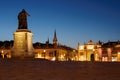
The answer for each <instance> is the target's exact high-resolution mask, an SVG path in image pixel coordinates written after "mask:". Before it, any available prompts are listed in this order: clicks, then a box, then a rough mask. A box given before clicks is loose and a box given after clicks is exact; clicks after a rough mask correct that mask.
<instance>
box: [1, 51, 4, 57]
mask: <svg viewBox="0 0 120 80" xmlns="http://www.w3.org/2000/svg"><path fill="white" fill-rule="evenodd" d="M1 53H2V54H1V55H2V58H4V53H3V50H2V51H1Z"/></svg>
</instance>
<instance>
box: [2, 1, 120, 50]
mask: <svg viewBox="0 0 120 80" xmlns="http://www.w3.org/2000/svg"><path fill="white" fill-rule="evenodd" d="M22 9H25V10H26V11H27V12H28V13H29V14H30V17H28V28H29V29H30V30H31V31H32V33H33V34H34V35H33V42H42V43H44V42H45V41H46V40H47V39H48V38H49V40H50V42H51V43H52V40H53V35H54V30H55V29H56V32H57V38H58V42H59V43H60V44H63V45H67V46H70V47H73V48H77V44H78V42H80V44H83V43H84V42H87V41H89V40H90V39H91V40H93V41H94V42H97V41H98V40H101V41H104V42H107V41H108V40H111V41H117V40H120V0H0V28H1V29H0V33H1V34H0V40H13V33H14V32H15V31H16V29H17V28H18V19H17V16H18V13H19V12H20V11H21V10H22Z"/></svg>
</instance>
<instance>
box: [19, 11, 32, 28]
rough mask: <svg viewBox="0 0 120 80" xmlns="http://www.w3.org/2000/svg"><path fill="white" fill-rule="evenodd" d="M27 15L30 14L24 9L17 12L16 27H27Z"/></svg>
mask: <svg viewBox="0 0 120 80" xmlns="http://www.w3.org/2000/svg"><path fill="white" fill-rule="evenodd" d="M27 16H30V15H29V14H28V13H27V12H26V11H25V10H24V9H23V10H22V11H21V12H20V13H19V14H18V29H27Z"/></svg>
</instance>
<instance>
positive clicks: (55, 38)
mask: <svg viewBox="0 0 120 80" xmlns="http://www.w3.org/2000/svg"><path fill="white" fill-rule="evenodd" d="M54 42H55V43H56V42H57V36H56V30H55V31H54V38H53V43H54Z"/></svg>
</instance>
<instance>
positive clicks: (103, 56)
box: [78, 40, 120, 62]
mask: <svg viewBox="0 0 120 80" xmlns="http://www.w3.org/2000/svg"><path fill="white" fill-rule="evenodd" d="M78 57H79V59H78V60H79V61H109V62H111V61H120V42H119V41H114V42H110V41H109V42H107V43H102V42H100V41H99V42H97V43H93V42H92V40H90V41H88V42H87V43H85V44H84V45H80V44H78Z"/></svg>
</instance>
